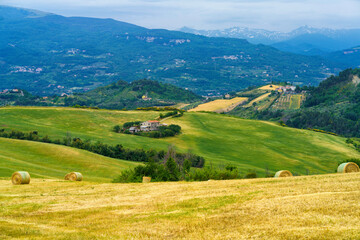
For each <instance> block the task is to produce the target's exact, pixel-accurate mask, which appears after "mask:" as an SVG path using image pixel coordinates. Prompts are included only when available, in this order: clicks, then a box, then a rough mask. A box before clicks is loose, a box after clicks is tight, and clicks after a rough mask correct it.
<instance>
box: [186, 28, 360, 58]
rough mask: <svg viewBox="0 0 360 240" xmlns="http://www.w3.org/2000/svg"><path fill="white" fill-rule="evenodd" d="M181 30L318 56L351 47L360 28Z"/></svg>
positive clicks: (356, 42)
mask: <svg viewBox="0 0 360 240" xmlns="http://www.w3.org/2000/svg"><path fill="white" fill-rule="evenodd" d="M181 31H184V32H188V33H193V34H199V35H204V36H208V37H230V38H240V39H246V40H248V41H249V42H250V43H262V44H267V45H272V46H273V47H276V48H277V49H279V50H282V51H287V52H293V53H298V54H305V55H318V54H323V53H329V52H333V51H339V50H342V49H346V48H351V47H353V46H357V45H359V44H360V29H337V30H335V29H328V28H312V27H308V26H303V27H300V28H297V29H295V30H293V31H291V32H279V31H268V30H264V29H250V28H240V27H233V28H228V29H224V30H195V29H191V28H182V29H181Z"/></svg>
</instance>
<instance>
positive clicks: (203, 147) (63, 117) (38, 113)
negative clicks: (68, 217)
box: [0, 107, 360, 175]
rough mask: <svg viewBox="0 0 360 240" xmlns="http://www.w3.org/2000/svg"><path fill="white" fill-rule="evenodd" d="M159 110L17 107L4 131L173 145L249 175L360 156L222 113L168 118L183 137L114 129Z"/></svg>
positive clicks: (7, 112)
mask: <svg viewBox="0 0 360 240" xmlns="http://www.w3.org/2000/svg"><path fill="white" fill-rule="evenodd" d="M158 115H159V112H143V111H107V110H87V109H73V108H33V107H29V108H27V107H11V108H1V109H0V128H8V129H17V130H22V131H33V130H37V131H39V134H40V135H42V136H43V135H45V134H47V135H49V136H50V137H51V138H52V139H56V138H59V139H62V138H63V137H64V136H65V135H66V134H67V132H69V133H70V134H71V135H72V136H73V137H80V138H82V139H91V140H95V141H97V140H99V141H102V142H105V143H109V144H118V143H120V144H123V145H124V146H125V147H131V148H145V149H150V148H153V149H158V150H161V149H164V150H166V149H167V148H168V146H169V145H170V144H173V145H175V147H176V148H177V149H178V150H180V151H182V152H187V151H192V152H194V153H196V154H199V155H201V156H203V157H205V159H206V161H207V165H208V166H209V165H223V166H224V165H226V164H229V163H231V164H235V165H237V166H238V167H239V168H240V169H241V171H243V173H245V172H246V171H248V170H249V169H250V170H257V171H258V173H259V174H260V175H262V174H263V173H264V170H263V169H265V168H268V169H269V170H270V171H272V172H275V171H277V170H279V169H288V170H290V171H292V172H297V173H298V174H305V173H306V172H307V170H309V172H310V174H316V173H331V172H334V170H335V169H336V167H337V163H338V162H339V161H341V160H345V159H347V158H351V157H360V153H359V152H357V151H356V150H355V149H353V148H351V147H349V146H348V145H347V144H346V143H345V139H344V138H340V137H336V136H331V135H327V134H321V133H316V132H313V131H307V130H299V129H292V128H284V127H280V126H278V125H277V124H275V123H271V122H262V121H254V120H245V119H239V118H234V117H229V116H224V115H221V114H210V113H185V114H184V116H183V117H180V118H173V119H171V120H167V121H166V123H168V124H171V123H174V124H179V125H180V126H181V127H182V129H183V130H182V134H181V135H180V136H176V137H171V138H165V139H151V138H146V137H140V136H132V135H124V134H118V133H114V132H112V131H111V129H112V127H113V126H114V125H116V124H122V123H124V122H128V121H133V120H148V119H154V118H156V117H157V116H158Z"/></svg>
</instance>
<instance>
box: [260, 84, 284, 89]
mask: <svg viewBox="0 0 360 240" xmlns="http://www.w3.org/2000/svg"><path fill="white" fill-rule="evenodd" d="M279 87H280V86H278V85H272V84H270V85H266V86H263V87H260V88H259V89H261V90H275V89H277V88H279Z"/></svg>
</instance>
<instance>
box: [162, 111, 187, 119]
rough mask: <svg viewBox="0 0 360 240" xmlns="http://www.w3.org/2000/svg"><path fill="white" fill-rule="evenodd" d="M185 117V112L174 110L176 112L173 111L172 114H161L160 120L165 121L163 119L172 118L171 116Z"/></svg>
mask: <svg viewBox="0 0 360 240" xmlns="http://www.w3.org/2000/svg"><path fill="white" fill-rule="evenodd" d="M183 115H184V110H174V111H171V112H167V113H164V114H162V113H160V116H159V117H160V119H163V118H167V117H171V116H174V117H181V116H183Z"/></svg>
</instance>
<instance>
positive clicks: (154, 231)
mask: <svg viewBox="0 0 360 240" xmlns="http://www.w3.org/2000/svg"><path fill="white" fill-rule="evenodd" d="M359 182H360V174H359V173H352V174H331V175H320V176H303V177H293V178H283V179H274V178H272V179H254V180H231V181H207V182H175V183H149V184H110V183H107V184H106V183H103V184H100V183H91V182H64V181H59V180H57V181H54V180H37V179H36V180H34V181H32V183H31V184H30V185H21V186H13V185H11V183H10V180H0V204H1V205H0V206H1V207H0V239H4V240H7V239H39V240H40V239H83V240H87V239H106V240H108V239H196V240H198V239H314V240H315V239H316V240H319V239H360V225H359V222H360V201H359V198H360V190H359Z"/></svg>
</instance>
